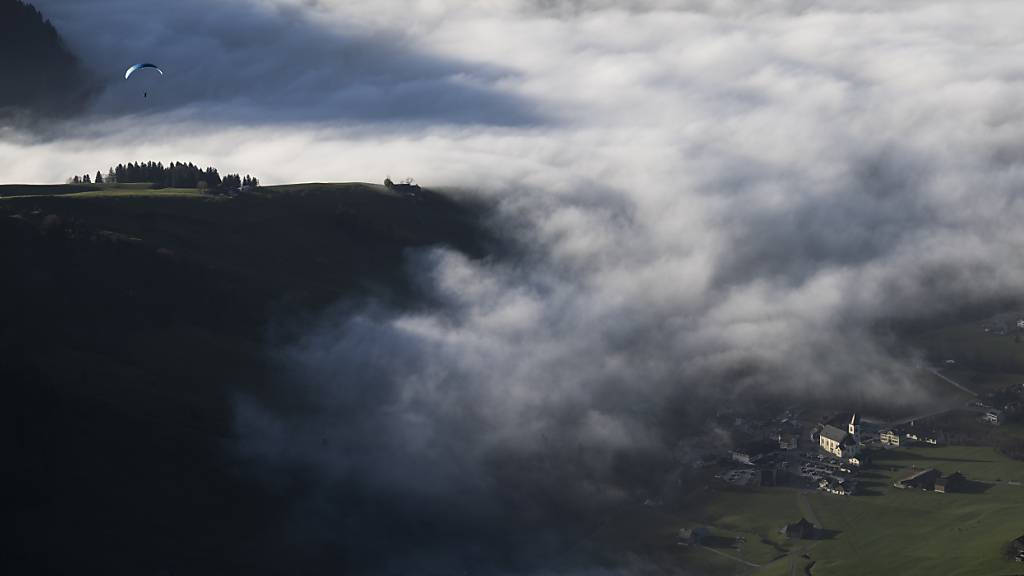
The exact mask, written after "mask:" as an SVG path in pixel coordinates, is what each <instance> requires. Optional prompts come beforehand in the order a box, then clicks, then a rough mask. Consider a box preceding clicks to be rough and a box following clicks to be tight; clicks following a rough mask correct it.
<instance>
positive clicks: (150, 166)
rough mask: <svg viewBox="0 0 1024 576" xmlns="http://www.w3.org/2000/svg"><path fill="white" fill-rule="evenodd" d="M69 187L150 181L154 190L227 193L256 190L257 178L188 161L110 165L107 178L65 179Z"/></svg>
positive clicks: (101, 174)
mask: <svg viewBox="0 0 1024 576" xmlns="http://www.w3.org/2000/svg"><path fill="white" fill-rule="evenodd" d="M69 182H70V183H72V184H93V183H95V184H103V183H114V182H117V183H120V184H131V183H139V182H151V183H152V184H153V187H154V188H204V189H219V190H229V189H232V188H242V187H253V188H255V187H257V186H259V185H260V182H259V180H258V179H256V178H255V177H254V176H250V175H248V174H246V175H245V178H242V177H241V176H239V175H238V174H227V175H225V176H223V177H221V175H220V173H219V172H218V171H217V169H216V168H213V167H207V168H206V169H202V168H199V167H198V166H196V165H195V164H192V163H191V162H189V163H188V164H184V163H182V162H171V163H169V164H167V165H166V166H164V164H163V162H142V163H140V162H129V163H127V164H118V165H117V167H116V168H115V167H113V166H111V167H110V169H109V170H107V175H106V176H104V175H103V173H102V172H100V171H97V172H96V175H95V176H89V175H88V174H86V175H84V176H74V177H73V178H71V179H70V180H69Z"/></svg>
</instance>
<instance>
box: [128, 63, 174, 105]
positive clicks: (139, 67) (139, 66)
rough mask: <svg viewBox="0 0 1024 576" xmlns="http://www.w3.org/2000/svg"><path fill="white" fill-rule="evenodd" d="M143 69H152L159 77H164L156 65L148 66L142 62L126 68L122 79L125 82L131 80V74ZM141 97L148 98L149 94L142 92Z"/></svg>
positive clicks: (148, 64)
mask: <svg viewBox="0 0 1024 576" xmlns="http://www.w3.org/2000/svg"><path fill="white" fill-rule="evenodd" d="M143 68H152V69H154V70H156V71H157V72H159V73H160V75H161V76H163V75H164V71H163V70H161V69H160V67H159V66H157V65H156V64H150V63H149V62H143V63H141V64H136V65H134V66H132V67H130V68H128V69H127V70H125V72H124V79H125V80H127V79H129V78H131V77H132V74H135V73H136V72H138V71H139V70H142V69H143ZM142 97H143V98H149V92H143V93H142Z"/></svg>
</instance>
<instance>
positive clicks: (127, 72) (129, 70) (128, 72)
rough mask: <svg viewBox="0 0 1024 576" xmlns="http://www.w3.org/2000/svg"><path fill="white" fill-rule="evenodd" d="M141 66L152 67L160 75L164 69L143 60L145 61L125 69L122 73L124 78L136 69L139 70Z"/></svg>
mask: <svg viewBox="0 0 1024 576" xmlns="http://www.w3.org/2000/svg"><path fill="white" fill-rule="evenodd" d="M143 68H152V69H154V70H156V71H157V72H159V73H160V75H161V76H163V75H164V71H163V70H161V69H160V67H159V66H157V65H156V64H150V63H148V62H145V63H142V64H136V65H134V66H132V67H131V68H129V69H128V70H126V71H125V73H124V79H125V80H127V79H128V78H129V77H130V76H131V75H132V74H134V73H135V71H136V70H141V69H143Z"/></svg>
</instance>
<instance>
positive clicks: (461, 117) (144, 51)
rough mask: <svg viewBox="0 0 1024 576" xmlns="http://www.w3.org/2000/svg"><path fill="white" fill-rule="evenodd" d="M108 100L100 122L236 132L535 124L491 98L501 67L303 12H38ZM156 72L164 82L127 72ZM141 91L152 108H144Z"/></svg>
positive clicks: (163, 8) (126, 8) (96, 7)
mask: <svg viewBox="0 0 1024 576" xmlns="http://www.w3.org/2000/svg"><path fill="white" fill-rule="evenodd" d="M36 4H38V5H39V8H40V9H41V10H43V12H44V13H45V14H47V15H48V16H49V17H50V18H51V19H52V20H53V22H54V23H55V25H56V26H57V27H58V28H59V30H60V31H61V32H62V34H64V36H65V37H66V38H67V39H68V41H69V43H70V44H71V45H72V47H73V48H74V49H75V50H76V51H77V52H78V53H79V54H80V55H81V57H82V58H83V60H85V62H86V63H88V64H89V66H90V67H91V68H92V70H93V72H94V73H95V74H96V75H97V77H98V79H99V80H100V81H101V82H102V83H103V85H104V87H105V90H104V92H103V93H102V94H101V96H100V97H99V99H98V102H96V104H95V111H97V112H99V113H102V114H117V115H123V114H126V113H152V112H161V111H169V110H174V109H177V108H181V107H189V108H190V110H191V115H192V116H193V117H201V118H202V119H203V120H204V121H206V122H210V123H211V124H213V125H218V126H219V125H223V124H230V123H233V122H243V121H244V122H247V123H266V122H271V123H276V122H283V121H319V122H324V121H326V122H331V121H338V122H343V121H345V120H351V119H358V120H360V121H367V120H371V121H382V122H387V121H405V122H408V121H416V120H419V121H424V122H432V123H446V122H451V123H487V124H496V125H518V124H524V123H530V122H534V121H537V120H538V118H537V117H536V115H535V114H534V113H533V112H531V111H530V110H529V109H528V108H526V107H525V106H524V104H523V103H522V102H520V101H518V100H517V99H516V98H514V97H511V96H508V95H504V94H502V93H501V92H499V91H498V90H496V89H495V88H494V84H495V83H496V82H499V81H500V80H501V79H502V78H503V77H504V76H505V75H507V74H509V72H508V71H507V70H504V69H503V68H502V67H501V66H500V65H498V64H493V65H481V64H477V65H469V64H467V63H465V62H460V61H458V60H456V59H452V58H444V57H440V56H431V55H430V54H429V53H427V52H425V51H423V50H421V49H419V48H418V46H417V40H416V38H415V37H414V36H413V35H409V34H404V33H402V32H401V31H395V32H392V31H372V30H366V29H360V28H359V27H356V26H344V25H342V26H332V25H331V24H330V23H325V22H320V21H318V20H317V19H316V17H315V14H309V13H308V10H304V9H302V8H301V7H299V6H288V5H283V4H273V3H258V2H246V1H242V0H224V1H220V2H208V1H200V0H182V1H178V2H159V1H148V2H140V1H135V0H99V1H94V2H80V1H76V0H42V1H40V2H36ZM142 61H147V62H148V61H153V62H158V63H159V64H160V66H161V67H162V68H163V69H164V71H165V72H166V76H163V77H159V76H155V75H153V76H152V77H149V76H147V75H146V74H145V73H142V74H138V75H136V76H134V77H133V78H132V80H131V81H125V80H124V78H123V74H124V70H125V69H126V68H127V67H128V66H129V65H131V64H134V63H136V62H142ZM143 91H147V92H148V93H149V97H148V98H145V99H143V98H140V96H141V93H142V92H143Z"/></svg>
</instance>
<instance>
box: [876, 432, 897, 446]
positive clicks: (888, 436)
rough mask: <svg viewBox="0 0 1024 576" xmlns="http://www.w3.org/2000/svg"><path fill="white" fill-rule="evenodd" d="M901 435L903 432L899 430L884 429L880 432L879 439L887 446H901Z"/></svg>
mask: <svg viewBox="0 0 1024 576" xmlns="http://www.w3.org/2000/svg"><path fill="white" fill-rule="evenodd" d="M900 436H902V433H901V432H900V431H899V430H896V429H889V430H882V432H881V433H879V435H878V439H879V440H881V442H882V444H885V445H887V446H896V447H899V445H900Z"/></svg>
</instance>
